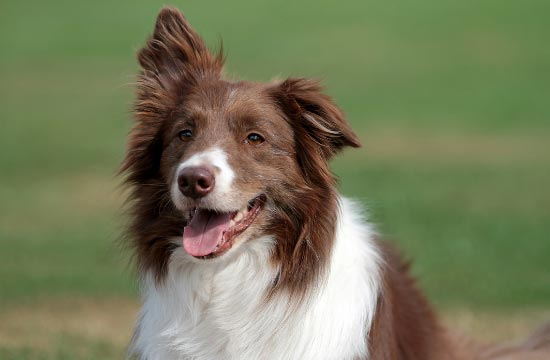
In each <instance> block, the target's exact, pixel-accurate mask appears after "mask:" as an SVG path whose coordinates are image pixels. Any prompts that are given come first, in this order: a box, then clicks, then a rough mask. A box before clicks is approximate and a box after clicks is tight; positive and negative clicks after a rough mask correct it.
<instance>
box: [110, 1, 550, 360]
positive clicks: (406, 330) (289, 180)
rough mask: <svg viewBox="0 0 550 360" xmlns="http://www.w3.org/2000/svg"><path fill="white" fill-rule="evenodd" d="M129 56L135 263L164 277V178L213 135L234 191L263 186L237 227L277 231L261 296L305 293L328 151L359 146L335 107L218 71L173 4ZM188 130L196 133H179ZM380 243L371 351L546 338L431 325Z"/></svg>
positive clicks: (459, 352)
mask: <svg viewBox="0 0 550 360" xmlns="http://www.w3.org/2000/svg"><path fill="white" fill-rule="evenodd" d="M138 60H139V63H140V65H141V67H142V70H141V72H140V74H139V76H138V83H137V100H136V102H135V106H134V118H135V124H134V126H133V128H132V130H131V133H130V136H129V141H128V151H127V154H126V158H125V160H124V162H123V164H122V168H121V171H122V172H124V173H125V174H126V182H127V184H128V185H129V186H130V188H131V190H132V192H131V196H130V204H131V219H132V222H131V224H130V227H129V230H128V235H129V239H130V242H131V244H132V246H133V247H134V249H135V253H136V258H137V263H138V267H139V269H140V272H141V273H145V272H147V271H151V272H152V273H153V274H154V276H155V278H156V279H157V281H159V282H160V281H162V280H163V278H164V277H165V275H166V271H167V264H168V260H169V257H170V254H171V252H172V251H173V250H174V248H175V247H176V246H177V245H174V244H173V243H171V242H170V238H173V237H180V236H181V235H182V232H183V228H184V226H185V225H186V221H187V219H186V215H184V214H182V213H181V211H179V210H177V209H176V208H175V206H174V205H173V203H172V201H171V200H170V194H169V185H168V184H171V183H172V181H173V178H174V176H175V174H174V169H175V167H176V165H177V164H178V163H180V162H181V161H183V160H185V159H187V158H188V157H189V156H190V154H194V153H197V152H200V151H202V150H205V149H206V148H205V146H206V145H209V146H211V145H213V144H215V145H219V146H221V147H223V148H224V149H226V150H229V151H228V154H230V157H229V159H228V161H229V163H230V165H231V167H232V168H233V169H235V172H236V173H238V174H239V176H238V177H237V179H236V180H235V182H236V183H235V184H234V186H235V187H236V190H237V191H236V193H238V194H239V195H238V197H237V198H235V199H234V201H235V202H236V203H240V204H246V203H247V201H249V199H251V198H252V197H254V196H256V195H257V194H259V193H262V194H265V195H266V198H267V200H266V204H265V209H264V210H263V211H262V212H261V213H260V215H258V217H257V218H256V220H255V221H254V223H253V225H251V226H250V228H249V229H248V230H247V231H246V234H249V235H248V238H254V236H257V235H261V234H264V233H270V234H274V235H275V237H276V240H277V242H276V247H275V250H274V253H273V256H272V262H273V264H274V265H275V264H276V265H278V267H279V268H280V272H279V274H278V276H277V277H276V279H275V281H274V283H273V288H272V290H271V293H270V294H268V298H269V296H274V295H275V294H277V293H278V292H280V291H286V292H288V294H289V295H290V298H291V299H294V300H296V301H297V302H299V301H301V300H303V299H304V298H306V297H307V294H308V290H309V289H310V288H311V287H313V286H315V285H316V284H317V283H318V282H319V281H320V279H321V278H322V275H323V274H324V272H325V271H326V270H327V265H328V262H329V260H330V256H331V251H332V242H333V239H334V235H335V225H336V224H335V221H336V217H337V211H338V210H337V192H336V188H335V179H334V176H333V174H332V172H331V170H330V168H329V165H328V163H329V160H330V159H331V158H332V156H333V155H334V154H336V153H337V152H338V151H340V150H341V149H342V148H344V147H345V146H352V147H358V146H360V142H359V140H358V138H357V136H356V135H355V134H354V133H353V131H352V130H351V128H350V127H349V125H348V124H347V122H346V121H345V118H344V115H343V114H342V112H341V110H340V109H339V108H338V107H337V106H336V105H335V104H334V102H333V101H332V100H331V99H330V98H329V97H328V96H326V95H324V94H323V92H322V89H321V87H320V86H319V84H318V83H317V82H315V81H311V80H306V79H287V80H285V81H282V82H275V83H270V84H258V83H251V82H231V81H227V80H225V79H224V78H223V77H222V74H221V72H222V67H223V56H222V53H221V51H220V53H219V54H218V55H213V54H212V53H211V52H210V51H209V50H208V49H207V47H206V45H205V44H204V42H203V41H202V39H201V38H200V37H199V36H198V34H197V33H196V32H195V31H194V30H193V29H192V28H191V27H190V26H189V24H188V23H187V21H186V20H185V18H184V17H183V15H182V14H181V13H180V12H179V11H178V10H176V9H171V8H165V9H163V10H162V11H161V12H160V14H159V16H158V19H157V23H156V25H155V30H154V33H153V35H152V36H151V38H150V39H149V40H148V42H147V44H146V45H145V47H144V48H143V49H142V50H141V51H140V52H139V54H138ZM188 128H192V129H193V132H194V134H195V138H194V141H190V142H188V143H183V142H181V141H177V134H178V132H179V131H181V130H182V129H188ZM250 131H254V132H261V133H262V135H263V136H264V137H265V138H266V141H265V143H262V144H261V145H258V146H249V145H247V144H246V141H243V139H246V134H247V133H249V132H250ZM245 241H246V240H245ZM380 248H381V251H382V258H383V260H384V263H383V265H382V278H383V286H382V292H381V295H380V297H379V303H378V307H377V313H376V316H375V319H374V324H373V327H372V329H371V331H370V335H369V338H368V339H367V340H366V341H368V343H369V348H370V353H371V359H375V360H386V359H388V360H389V359H404V360H405V359H406V360H430V359H458V358H460V359H497V358H502V359H505V358H508V357H509V356H519V357H517V358H521V356H523V355H525V356H527V355H526V354H527V353H528V352H531V353H535V352H540V351H542V350H541V349H544V348H545V347H546V348H547V347H548V345H549V344H550V336H549V335H548V334H549V333H550V330H549V329H544V330H541V331H540V332H539V333H537V334H535V335H534V336H533V337H532V338H531V340H530V341H527V342H525V343H523V344H520V345H517V346H510V347H499V348H495V347H490V348H481V347H479V348H478V347H475V346H472V345H471V344H468V345H466V343H460V344H459V343H458V342H456V341H454V339H452V338H451V337H450V336H449V335H448V334H447V333H446V331H444V329H442V328H441V326H440V325H439V323H438V321H437V318H436V316H435V314H434V312H433V310H432V308H431V306H430V305H429V303H428V302H427V300H426V299H425V298H424V296H423V295H422V293H421V292H420V291H419V290H418V288H417V286H416V284H415V282H414V280H413V279H412V278H411V277H410V275H409V273H408V266H407V265H406V264H405V263H403V262H402V260H401V259H400V257H399V256H398V255H397V253H396V251H395V250H393V249H391V248H390V247H388V246H384V245H382V243H380ZM518 354H519V355H518ZM522 354H523V355H522ZM507 356H508V357H507ZM548 358H550V357H548Z"/></svg>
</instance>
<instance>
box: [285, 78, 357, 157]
mask: <svg viewBox="0 0 550 360" xmlns="http://www.w3.org/2000/svg"><path fill="white" fill-rule="evenodd" d="M322 90H323V89H322V87H321V85H320V84H319V82H317V81H313V80H309V79H303V78H297V79H294V78H290V79H287V80H285V81H283V82H282V83H280V84H279V85H278V91H277V92H278V97H279V103H280V104H281V105H282V106H283V110H284V111H285V113H286V115H287V116H288V117H289V119H290V120H291V121H292V122H293V125H294V127H295V130H296V131H297V135H298V136H297V142H302V141H307V140H311V141H312V144H313V145H314V146H316V147H317V148H318V151H319V152H320V153H321V155H322V156H323V158H324V159H325V160H329V159H330V158H331V157H332V156H333V155H334V154H336V153H337V152H338V151H340V150H341V149H342V148H343V147H345V146H351V147H360V146H361V143H360V141H359V138H358V137H357V135H355V133H354V132H353V130H352V129H351V127H350V126H349V124H348V123H347V121H346V119H345V117H344V114H343V113H342V111H341V110H340V109H339V108H338V106H336V104H335V103H334V102H333V101H332V99H331V98H330V97H329V96H327V95H326V94H324V93H323V91H322ZM300 134H304V135H306V136H307V140H306V139H304V138H303V137H302V136H300ZM302 146H308V145H307V144H302Z"/></svg>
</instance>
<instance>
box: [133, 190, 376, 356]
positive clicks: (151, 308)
mask: <svg viewBox="0 0 550 360" xmlns="http://www.w3.org/2000/svg"><path fill="white" fill-rule="evenodd" d="M340 207H341V210H340V212H339V214H338V224H337V233H336V239H335V245H334V246H335V247H334V249H333V253H332V259H331V262H330V269H329V270H330V271H329V273H328V274H327V275H326V278H325V279H324V281H323V282H322V283H320V284H319V286H318V288H317V289H316V290H315V291H314V293H313V294H312V297H311V298H310V299H308V301H307V302H305V303H303V305H302V306H301V307H299V308H298V309H297V310H296V311H295V312H289V311H288V310H289V307H288V303H289V299H288V296H287V295H286V294H284V293H283V294H279V295H278V296H276V297H275V298H274V299H272V300H270V301H268V302H265V301H264V300H265V298H264V295H265V293H266V289H268V288H269V286H270V284H271V283H272V281H273V278H274V276H275V274H276V271H277V269H275V268H273V266H272V265H271V263H270V259H269V258H270V255H271V252H272V250H273V239H272V238H270V237H268V236H266V237H262V238H259V239H255V240H252V241H249V242H247V244H245V245H244V246H242V247H241V249H240V250H239V253H233V254H232V255H233V256H230V257H229V258H227V259H226V260H224V261H214V262H210V261H204V262H202V263H200V264H197V263H196V262H192V261H189V256H188V255H187V254H186V253H185V251H184V250H183V249H181V248H178V249H177V250H176V251H175V252H174V253H173V255H172V257H171V259H170V264H169V271H168V275H167V279H166V282H165V283H164V284H163V285H155V284H154V283H153V280H152V278H151V275H150V274H148V275H146V276H145V278H144V281H143V308H142V310H141V317H140V320H139V323H138V328H137V330H136V333H135V335H134V339H133V343H132V345H131V348H130V353H131V354H134V355H137V357H138V358H139V359H147V360H157V359H158V360H161V359H162V360H172V359H193V360H202V359H204V360H207V359H208V360H212V359H225V360H237V359H238V360H256V359H266V360H268V359H273V360H275V359H277V360H279V359H280V360H288V359H302V360H309V359H316V360H317V359H325V360H330V359H338V360H342V359H355V358H368V348H367V343H366V339H367V335H368V332H369V329H370V327H371V323H372V320H373V317H374V314H375V311H376V303H377V299H378V293H379V291H380V274H379V264H380V261H381V260H380V255H379V252H378V249H377V247H376V245H375V243H374V242H373V240H372V236H373V231H372V229H371V227H370V226H369V225H368V224H366V223H364V222H363V220H362V216H361V214H360V210H359V208H358V207H357V206H356V205H355V204H354V203H353V202H351V201H349V200H347V199H344V198H342V199H341V203H340ZM179 241H180V239H178V242H179ZM228 255H229V254H228Z"/></svg>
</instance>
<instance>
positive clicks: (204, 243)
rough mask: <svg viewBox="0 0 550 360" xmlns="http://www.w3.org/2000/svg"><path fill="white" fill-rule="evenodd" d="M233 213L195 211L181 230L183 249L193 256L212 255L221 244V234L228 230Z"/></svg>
mask: <svg viewBox="0 0 550 360" xmlns="http://www.w3.org/2000/svg"><path fill="white" fill-rule="evenodd" d="M232 216H233V213H216V212H214V211H209V210H197V212H196V213H195V216H193V219H192V220H191V222H190V223H189V224H187V226H186V227H185V228H184V229H183V248H184V249H185V251H187V253H188V254H190V255H193V256H205V255H209V254H212V253H213V252H214V251H215V250H216V247H217V246H218V243H220V242H221V238H222V235H223V232H224V231H225V230H227V229H228V228H229V222H230V221H231V217H232Z"/></svg>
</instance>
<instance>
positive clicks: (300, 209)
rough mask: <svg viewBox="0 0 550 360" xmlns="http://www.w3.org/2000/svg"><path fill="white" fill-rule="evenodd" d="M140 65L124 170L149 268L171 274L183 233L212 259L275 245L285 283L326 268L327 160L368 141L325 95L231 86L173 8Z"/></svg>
mask: <svg viewBox="0 0 550 360" xmlns="http://www.w3.org/2000/svg"><path fill="white" fill-rule="evenodd" d="M138 60H139V62H140V64H141V67H142V71H141V73H140V76H139V82H138V93H137V97H138V99H137V102H136V106H135V117H136V124H135V126H134V128H133V130H132V133H131V135H130V141H129V150H128V154H127V156H126V159H125V162H124V164H123V170H125V171H127V172H128V174H129V176H128V181H129V182H130V183H131V184H132V185H133V197H134V200H135V204H134V223H133V225H132V228H131V231H132V233H133V235H134V237H135V241H134V242H135V244H136V247H137V249H138V257H139V258H140V263H141V264H142V265H143V266H144V267H146V268H148V267H152V268H156V269H157V270H159V271H160V272H161V273H162V269H163V268H164V267H165V265H166V263H167V257H169V254H170V251H172V250H173V248H172V246H171V245H168V244H169V243H168V240H167V239H169V238H171V237H173V235H174V234H176V233H177V232H179V236H182V237H183V240H182V243H181V244H182V246H183V248H184V249H185V251H186V252H187V253H188V254H189V255H191V256H193V257H194V258H196V259H200V260H204V261H211V259H214V258H219V257H222V256H225V254H226V253H229V252H232V251H234V250H235V249H237V248H239V247H241V246H243V245H246V243H247V242H249V241H254V239H256V238H259V237H261V236H272V237H273V238H274V239H275V243H276V245H275V249H274V251H273V258H274V261H277V262H279V265H280V268H282V269H283V270H282V272H281V274H280V276H279V277H280V278H281V279H284V278H285V276H287V275H288V276H291V275H289V274H291V273H292V272H293V271H294V272H299V269H296V268H301V267H303V266H309V265H311V266H310V267H311V268H316V267H319V266H321V265H319V264H321V263H322V262H323V261H324V260H325V259H326V258H328V254H329V253H330V248H331V244H330V241H332V235H333V234H332V232H333V231H334V221H335V219H334V218H335V216H336V209H335V208H336V206H337V205H336V200H335V194H334V191H333V185H334V180H333V177H332V174H331V172H330V169H329V167H328V161H329V159H330V158H331V157H332V155H333V154H335V153H336V152H337V151H339V150H340V149H341V148H343V147H344V146H348V145H349V146H359V141H358V139H357V137H356V136H355V134H354V133H353V132H352V130H351V129H350V127H349V126H348V124H347V123H346V121H345V120H344V117H343V115H342V113H341V111H340V110H339V109H338V107H337V106H336V105H335V104H334V103H333V102H332V100H331V99H330V98H329V97H328V96H326V95H324V94H322V92H321V88H320V86H319V85H318V84H317V83H316V82H314V81H310V80H306V79H288V80H285V81H279V82H273V83H267V84H259V83H251V82H235V81H228V80H225V79H224V78H223V77H222V75H221V71H222V66H223V59H222V57H221V56H220V55H218V56H214V55H212V54H211V53H210V52H209V51H208V49H207V47H206V46H205V44H204V42H203V41H202V39H201V38H200V37H199V36H198V35H197V34H196V33H195V32H194V31H193V29H192V28H191V27H190V26H189V24H188V23H187V21H186V20H185V18H184V17H183V15H182V14H181V13H180V12H179V11H177V10H175V9H170V8H166V9H163V10H162V11H161V13H160V14H159V17H158V19H157V23H156V26H155V31H154V33H153V35H152V37H151V38H150V39H149V41H148V43H147V44H146V46H145V47H144V48H143V49H142V50H141V51H140V52H139V54H138ZM309 262H311V264H309ZM159 264H160V265H159ZM285 266H286V268H287V270H286V273H288V274H287V275H285V270H284V268H285ZM289 269H290V270H289ZM292 269H294V270H292ZM296 276H301V275H296Z"/></svg>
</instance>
